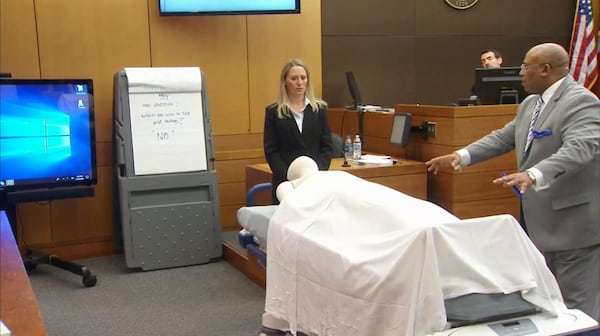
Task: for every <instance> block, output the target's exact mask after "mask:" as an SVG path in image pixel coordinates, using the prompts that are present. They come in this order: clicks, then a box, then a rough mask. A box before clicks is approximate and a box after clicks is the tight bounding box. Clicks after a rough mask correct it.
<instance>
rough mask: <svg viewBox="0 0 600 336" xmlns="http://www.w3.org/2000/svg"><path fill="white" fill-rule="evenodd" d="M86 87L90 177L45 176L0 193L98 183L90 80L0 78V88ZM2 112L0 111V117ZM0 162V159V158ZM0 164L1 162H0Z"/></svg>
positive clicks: (1, 189)
mask: <svg viewBox="0 0 600 336" xmlns="http://www.w3.org/2000/svg"><path fill="white" fill-rule="evenodd" d="M49 84H56V85H77V84H84V85H87V88H88V89H87V94H88V95H89V97H90V98H89V108H88V112H87V114H88V127H89V142H88V146H89V150H90V158H89V160H90V162H89V163H90V175H91V176H90V177H89V178H88V179H85V178H84V179H81V180H77V179H75V180H64V181H56V180H54V181H52V179H56V178H57V176H46V177H43V178H39V179H32V180H30V181H29V180H27V183H24V184H15V185H0V192H6V193H12V192H19V191H35V190H57V191H58V190H60V189H63V188H69V187H71V188H72V187H88V186H94V185H96V184H97V183H98V169H97V158H96V130H95V107H94V86H93V80H92V79H87V78H86V79H80V78H64V79H63V78H61V79H19V78H0V86H3V85H49ZM1 113H2V111H0V117H1ZM0 160H1V157H0ZM0 163H1V162H0Z"/></svg>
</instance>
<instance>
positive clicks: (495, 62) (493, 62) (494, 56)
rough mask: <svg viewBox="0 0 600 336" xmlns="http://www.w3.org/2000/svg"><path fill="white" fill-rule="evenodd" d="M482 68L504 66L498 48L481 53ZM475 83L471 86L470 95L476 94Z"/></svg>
mask: <svg viewBox="0 0 600 336" xmlns="http://www.w3.org/2000/svg"><path fill="white" fill-rule="evenodd" d="M479 58H480V59H481V67H482V68H500V67H501V66H502V55H501V54H500V52H499V51H498V50H495V49H485V50H483V51H482V52H481V53H480V54H479ZM475 95H476V94H475V84H473V86H471V94H470V96H475Z"/></svg>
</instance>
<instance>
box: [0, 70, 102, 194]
mask: <svg viewBox="0 0 600 336" xmlns="http://www.w3.org/2000/svg"><path fill="white" fill-rule="evenodd" d="M95 161H96V160H95V138H94V124H93V89H92V82H91V80H62V79H61V80H16V79H6V80H5V79H3V80H0V188H7V189H13V188H14V189H19V188H27V187H53V186H61V185H77V184H92V183H95V182H96V167H95V164H96V162H95Z"/></svg>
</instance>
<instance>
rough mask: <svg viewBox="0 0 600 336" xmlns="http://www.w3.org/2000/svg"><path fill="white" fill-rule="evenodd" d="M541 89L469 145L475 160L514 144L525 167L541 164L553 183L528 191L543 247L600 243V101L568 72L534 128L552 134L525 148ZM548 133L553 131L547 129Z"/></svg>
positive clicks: (529, 219)
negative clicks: (511, 115) (506, 119)
mask: <svg viewBox="0 0 600 336" xmlns="http://www.w3.org/2000/svg"><path fill="white" fill-rule="evenodd" d="M538 96H539V95H530V96H529V97H527V98H526V99H525V100H524V101H523V102H522V103H521V105H520V106H519V109H518V111H517V115H516V117H515V119H513V120H512V121H510V122H509V123H508V124H506V125H505V126H504V128H502V129H499V130H496V131H493V132H492V133H490V134H489V135H487V136H485V137H483V138H481V139H480V140H478V141H476V142H474V143H472V144H471V145H469V146H467V147H466V149H467V150H468V151H469V154H470V155H471V164H474V163H477V162H481V161H484V160H487V159H490V158H493V157H495V156H497V155H500V154H503V153H506V152H508V151H510V150H512V149H514V150H515V154H516V155H517V164H518V169H519V171H525V170H527V169H529V168H531V167H535V168H537V169H539V170H540V171H541V172H542V174H543V175H544V179H545V180H546V181H548V182H549V183H550V187H548V188H546V189H543V190H539V191H535V190H533V188H529V189H528V190H527V191H526V192H525V194H523V195H522V198H521V200H522V206H523V213H524V216H525V223H526V225H527V230H528V232H529V235H530V237H531V240H532V241H533V242H534V243H535V245H536V246H537V247H538V248H539V249H540V250H541V251H542V252H553V251H564V250H571V249H576V248H582V247H587V246H592V245H598V244H600V101H599V100H598V98H597V97H596V96H594V95H593V94H592V93H591V92H589V91H588V90H586V89H585V88H583V87H582V86H581V85H579V84H577V83H576V82H574V80H573V78H572V77H571V76H567V77H566V78H565V80H564V81H563V82H562V83H561V84H560V86H559V87H558V89H557V90H556V92H555V93H554V95H553V96H552V98H551V99H550V101H548V102H546V106H545V107H544V110H543V111H542V114H541V115H540V117H539V118H538V120H537V122H536V125H535V126H534V129H536V130H538V131H542V130H549V131H550V132H551V134H550V135H545V136H539V137H537V138H534V140H533V143H532V145H531V148H530V149H529V152H528V154H524V153H523V149H524V147H525V142H526V139H527V133H528V131H529V123H530V120H531V114H532V112H533V107H534V105H535V102H536V100H537V99H538ZM546 133H547V132H546Z"/></svg>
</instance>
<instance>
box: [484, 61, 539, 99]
mask: <svg viewBox="0 0 600 336" xmlns="http://www.w3.org/2000/svg"><path fill="white" fill-rule="evenodd" d="M520 71H521V68H520V67H501V68H475V94H476V95H477V102H478V104H480V105H498V104H501V103H502V101H501V91H502V85H506V86H505V88H507V89H508V88H510V89H514V90H516V91H517V93H518V98H517V99H516V101H510V102H507V103H505V104H518V103H520V102H522V101H523V100H524V99H525V97H527V96H528V95H529V93H527V92H526V91H525V89H524V87H523V79H522V76H521V75H520ZM487 83H493V84H487ZM492 88H494V89H492Z"/></svg>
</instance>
